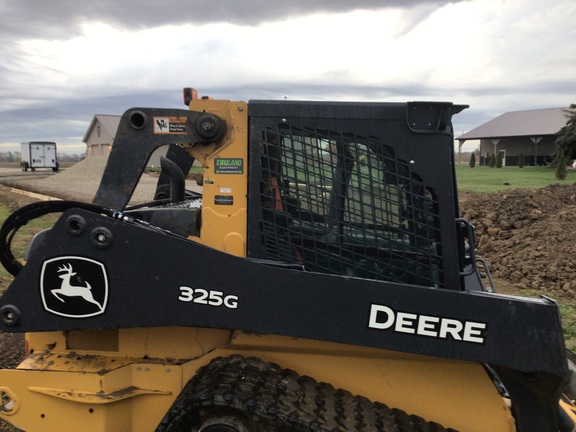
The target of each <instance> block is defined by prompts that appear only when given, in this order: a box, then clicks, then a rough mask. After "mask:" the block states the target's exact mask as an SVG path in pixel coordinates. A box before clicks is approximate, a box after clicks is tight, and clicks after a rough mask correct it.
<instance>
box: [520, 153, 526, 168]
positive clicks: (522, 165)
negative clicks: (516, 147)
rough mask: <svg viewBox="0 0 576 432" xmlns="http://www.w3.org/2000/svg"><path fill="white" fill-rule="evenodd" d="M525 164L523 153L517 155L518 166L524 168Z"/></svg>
mask: <svg viewBox="0 0 576 432" xmlns="http://www.w3.org/2000/svg"><path fill="white" fill-rule="evenodd" d="M524 165H526V159H525V158H524V153H520V154H519V155H518V168H524Z"/></svg>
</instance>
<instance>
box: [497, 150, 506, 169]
mask: <svg viewBox="0 0 576 432" xmlns="http://www.w3.org/2000/svg"><path fill="white" fill-rule="evenodd" d="M502 165H504V152H498V156H497V157H496V168H502Z"/></svg>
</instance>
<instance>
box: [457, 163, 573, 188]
mask: <svg viewBox="0 0 576 432" xmlns="http://www.w3.org/2000/svg"><path fill="white" fill-rule="evenodd" d="M456 178H457V181H458V190H460V191H470V192H481V193H496V192H500V191H506V190H509V189H538V188H542V187H545V186H548V185H551V184H571V183H574V182H576V171H571V170H570V171H568V175H567V176H566V179H565V180H558V179H557V178H556V170H555V169H553V168H549V167H524V168H518V167H516V166H514V167H512V166H511V167H503V168H490V167H485V166H476V167H474V168H470V167H469V166H468V165H456Z"/></svg>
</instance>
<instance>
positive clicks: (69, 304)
mask: <svg viewBox="0 0 576 432" xmlns="http://www.w3.org/2000/svg"><path fill="white" fill-rule="evenodd" d="M40 295H41V296H42V303H43V304H44V309H46V310H47V311H48V312H51V313H53V314H56V315H60V316H65V317H68V318H88V317H93V316H96V315H100V314H102V313H104V311H105V310H106V302H107V301H108V277H107V276H106V269H105V268H104V265H103V264H102V263H99V262H98V261H94V260H92V259H89V258H82V257H74V256H67V257H59V258H53V259H50V260H47V261H44V264H43V266H42V274H41V275H40Z"/></svg>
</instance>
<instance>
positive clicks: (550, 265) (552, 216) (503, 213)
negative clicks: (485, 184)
mask: <svg viewBox="0 0 576 432" xmlns="http://www.w3.org/2000/svg"><path fill="white" fill-rule="evenodd" d="M460 211H461V214H462V216H463V217H464V218H466V219H468V220H469V221H470V222H472V224H473V225H474V226H475V233H476V246H477V250H478V253H479V255H481V256H482V257H483V258H485V259H486V261H488V264H489V267H490V270H491V272H492V274H493V275H494V277H496V278H501V279H504V280H507V281H509V282H511V283H512V284H514V285H515V286H517V287H519V288H529V289H536V290H540V291H543V292H554V291H565V292H574V290H576V262H574V257H575V256H576V184H571V185H552V186H548V187H545V188H542V189H537V190H523V189H516V190H512V191H507V192H501V193H498V194H494V195H485V194H475V193H467V194H466V195H465V199H464V200H462V201H461V203H460Z"/></svg>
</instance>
